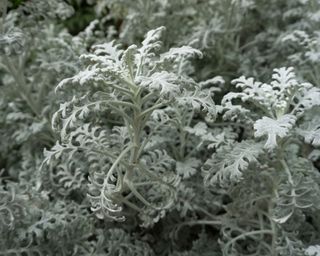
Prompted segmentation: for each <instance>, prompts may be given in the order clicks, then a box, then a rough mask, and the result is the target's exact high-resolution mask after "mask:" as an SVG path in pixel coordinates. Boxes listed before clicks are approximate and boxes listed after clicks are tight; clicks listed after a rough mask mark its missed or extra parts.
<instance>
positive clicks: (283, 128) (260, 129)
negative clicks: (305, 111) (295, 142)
mask: <svg viewBox="0 0 320 256" xmlns="http://www.w3.org/2000/svg"><path fill="white" fill-rule="evenodd" d="M295 121H296V117H295V116H293V115H284V116H282V117H280V118H279V119H277V120H274V119H271V118H269V117H263V118H262V119H259V120H257V121H256V122H255V124H254V129H255V133H254V135H255V137H262V136H267V137H268V138H267V141H266V144H265V145H264V148H266V149H268V150H272V149H274V148H276V147H277V137H279V138H284V137H286V136H287V135H288V134H289V132H290V130H291V128H292V127H293V125H294V124H295Z"/></svg>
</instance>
